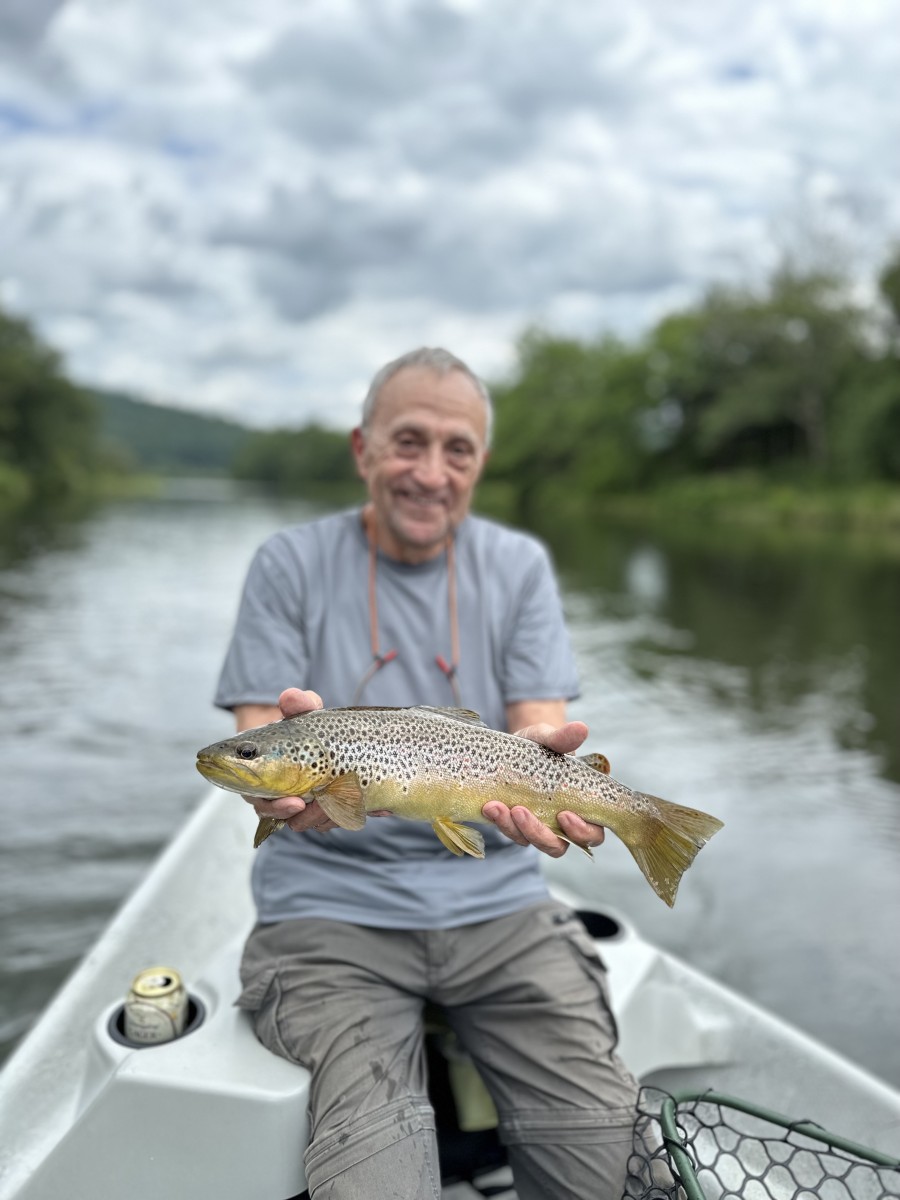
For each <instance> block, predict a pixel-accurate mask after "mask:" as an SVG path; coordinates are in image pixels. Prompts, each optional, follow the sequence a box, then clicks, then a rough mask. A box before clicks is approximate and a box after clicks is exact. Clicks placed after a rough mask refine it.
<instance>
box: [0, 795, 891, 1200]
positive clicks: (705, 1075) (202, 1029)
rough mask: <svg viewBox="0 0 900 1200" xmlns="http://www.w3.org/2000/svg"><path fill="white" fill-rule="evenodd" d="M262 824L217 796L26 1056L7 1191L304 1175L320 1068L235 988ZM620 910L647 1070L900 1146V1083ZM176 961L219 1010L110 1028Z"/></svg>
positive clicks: (641, 1061) (60, 999) (636, 1033)
mask: <svg viewBox="0 0 900 1200" xmlns="http://www.w3.org/2000/svg"><path fill="white" fill-rule="evenodd" d="M252 826H253V820H252V814H251V813H250V812H249V810H248V811H244V809H243V806H241V805H239V804H235V802H234V798H233V797H230V796H226V795H224V794H223V793H221V792H218V791H216V792H214V793H213V794H211V795H210V796H209V797H208V799H207V800H206V801H205V803H204V804H203V805H202V806H201V807H200V808H199V809H198V810H197V812H196V813H195V814H194V816H193V817H192V818H191V820H190V821H189V822H188V823H187V824H186V826H185V828H184V829H183V830H182V831H181V833H180V834H179V836H178V837H177V838H176V839H175V841H174V842H173V843H172V844H171V845H170V846H169V848H168V849H167V851H166V852H165V853H164V854H163V856H162V857H161V859H160V860H159V862H158V863H157V864H156V866H155V867H154V869H153V871H152V872H151V873H150V874H149V875H148V877H147V879H146V880H145V881H144V883H143V884H142V886H141V887H140V888H138V890H137V891H136V892H135V894H134V895H133V896H132V897H131V899H130V900H129V901H128V902H127V903H126V905H125V906H124V907H123V909H122V910H121V911H120V913H119V914H118V916H117V917H116V918H115V920H114V921H113V922H112V924H111V926H110V927H109V929H108V930H107V931H106V933H105V934H104V936H103V937H102V938H101V939H100V941H99V942H98V943H97V945H96V946H95V947H94V949H92V950H91V952H90V953H89V954H88V955H87V956H86V958H85V959H84V961H83V962H82V963H81V965H80V966H79V967H78V969H77V970H76V971H75V973H74V974H73V975H72V977H71V978H70V980H69V981H68V983H67V984H66V985H65V986H64V988H63V989H62V990H61V992H60V993H59V995H58V996H57V997H56V999H55V1001H54V1002H53V1003H52V1004H51V1006H50V1007H49V1008H48V1010H47V1011H46V1013H45V1014H44V1016H43V1017H42V1019H41V1020H40V1021H39V1023H38V1024H37V1025H36V1026H35V1028H34V1030H33V1031H32V1032H31V1033H30V1035H29V1036H28V1037H27V1038H26V1039H25V1041H24V1042H23V1043H22V1045H21V1046H20V1048H19V1049H18V1051H17V1052H16V1054H15V1055H14V1056H13V1057H12V1058H11V1059H10V1061H9V1063H8V1064H7V1066H6V1068H5V1070H4V1072H3V1074H2V1076H0V1200H48V1198H49V1197H57V1196H60V1197H62V1196H65V1197H66V1200H98V1198H101V1200H102V1197H104V1196H110V1195H112V1194H116V1195H120V1194H126V1193H127V1194H128V1195H129V1196H130V1197H132V1198H134V1200H158V1198H159V1197H161V1196H164V1197H166V1200H197V1197H205V1196H215V1197H216V1198H217V1200H265V1197H271V1200H287V1198H288V1197H294V1196H297V1195H298V1194H299V1193H301V1192H302V1191H303V1189H304V1188H305V1186H306V1185H305V1176H304V1171H303V1148H304V1145H305V1142H306V1133H307V1115H306V1110H307V1099H308V1083H309V1077H308V1075H307V1073H306V1072H305V1071H304V1070H303V1069H302V1068H300V1067H297V1066H294V1065H292V1064H290V1063H288V1062H286V1061H284V1060H282V1059H280V1058H277V1057H276V1056H274V1055H272V1054H270V1053H269V1052H268V1051H267V1050H265V1049H264V1048H263V1047H262V1046H261V1045H259V1043H258V1042H257V1041H256V1039H255V1037H254V1035H253V1032H252V1029H251V1026H250V1022H249V1020H248V1018H247V1017H246V1015H245V1014H244V1013H242V1012H240V1011H239V1010H238V1009H236V1008H235V1007H234V1004H233V1002H234V999H235V997H236V995H237V992H238V988H239V983H238V962H239V958H240V950H241V946H242V943H243V940H244V938H245V936H246V934H247V931H248V930H249V928H250V927H251V924H252V922H253V909H252V904H251V900H250V895H249V885H248V875H249V866H250V861H251V856H252V850H251V849H250V842H251V838H252ZM562 898H563V899H569V900H570V899H571V898H570V897H566V896H563V897H562ZM607 917H611V918H612V920H611V921H610V920H607V921H606V924H607V926H608V927H609V928H613V927H614V925H615V924H618V927H619V930H618V933H617V934H616V936H614V937H612V938H609V937H605V938H602V939H601V946H600V949H601V953H602V955H603V957H604V959H605V961H606V963H607V965H608V967H609V975H610V985H611V993H612V1000H613V1006H614V1009H615V1011H616V1015H617V1019H618V1022H619V1030H620V1035H621V1052H622V1056H623V1058H624V1059H625V1061H626V1062H627V1063H628V1064H629V1066H630V1067H631V1069H632V1070H633V1071H634V1073H635V1074H636V1075H637V1076H638V1077H639V1078H640V1079H641V1080H643V1081H645V1082H650V1083H654V1084H656V1085H657V1086H663V1087H666V1088H668V1089H670V1090H677V1089H680V1088H684V1087H696V1088H697V1089H698V1090H700V1089H703V1088H707V1087H714V1088H715V1089H716V1090H718V1091H725V1092H732V1093H734V1094H736V1095H740V1096H743V1097H744V1098H746V1099H748V1100H752V1101H754V1102H756V1103H759V1104H761V1105H766V1106H768V1107H770V1108H774V1109H778V1110H780V1111H783V1112H788V1113H792V1114H795V1115H796V1116H797V1118H798V1119H800V1118H807V1119H813V1120H816V1121H818V1122H819V1123H820V1124H822V1125H824V1126H825V1127H826V1128H830V1129H832V1130H833V1131H834V1132H839V1133H841V1134H843V1135H844V1136H846V1137H849V1138H852V1139H854V1140H857V1141H859V1142H861V1143H863V1144H866V1145H869V1146H872V1147H874V1148H876V1149H881V1150H883V1151H885V1152H887V1153H893V1154H900V1093H898V1092H897V1090H895V1089H893V1088H891V1087H889V1086H888V1085H887V1084H885V1083H882V1082H880V1081H879V1080H877V1079H875V1078H874V1077H873V1076H871V1075H870V1074H868V1073H866V1072H865V1071H863V1070H861V1069H860V1068H857V1067H855V1066H853V1065H852V1064H851V1063H849V1062H847V1061H846V1060H845V1059H843V1058H841V1057H840V1056H838V1055H836V1054H834V1053H832V1052H830V1051H829V1050H827V1049H826V1048H825V1047H823V1046H821V1045H820V1044H819V1043H817V1042H815V1041H813V1040H812V1039H810V1038H808V1037H806V1036H805V1035H803V1034H802V1033H800V1032H799V1031H797V1030H796V1029H794V1028H792V1027H790V1026H788V1025H786V1024H785V1023H784V1022H782V1021H780V1020H778V1019H776V1018H775V1017H773V1016H772V1015H771V1014H768V1013H766V1012H764V1011H762V1010H761V1009H759V1008H758V1007H756V1006H754V1005H752V1004H750V1003H748V1002H747V1001H745V1000H744V999H742V998H741V997H739V996H738V995H736V994H735V993H733V992H731V991H729V990H728V989H726V988H724V987H722V986H721V985H719V984H717V983H715V982H714V981H713V980H711V979H709V978H707V977H706V976H704V975H702V974H700V973H699V972H697V971H695V970H693V969H692V968H690V967H689V966H687V965H686V964H685V963H683V962H681V961H679V960H678V959H675V958H674V957H672V956H671V955H668V954H666V953H664V952H662V951H660V950H658V949H657V948H656V947H654V946H652V945H650V944H648V943H647V942H645V941H643V940H642V939H641V938H640V937H638V936H637V934H636V933H635V932H634V931H633V930H630V929H629V928H628V926H627V924H626V923H625V922H624V921H623V920H622V918H621V917H619V916H617V914H607ZM595 919H597V920H599V921H600V922H601V923H603V918H595ZM160 962H162V963H167V964H169V965H171V966H174V967H176V968H178V970H180V972H181V973H182V975H183V976H184V978H185V980H186V981H187V983H188V986H189V989H190V991H191V993H192V994H193V995H194V996H195V997H196V998H197V999H198V1000H199V1001H200V1002H201V1003H202V1005H203V1008H204V1009H205V1019H204V1020H203V1022H202V1024H200V1025H199V1027H198V1028H197V1029H196V1030H195V1031H194V1032H192V1033H191V1034H189V1035H188V1036H185V1037H183V1038H180V1039H179V1040H177V1041H175V1042H171V1043H168V1044H165V1045H161V1046H155V1047H151V1048H143V1049H135V1048H132V1047H129V1046H127V1045H123V1044H120V1043H119V1042H117V1041H115V1040H114V1039H113V1037H111V1036H110V1031H109V1025H110V1021H111V1020H112V1019H114V1017H115V1015H116V1013H117V1010H118V1009H119V1007H120V1005H121V1002H122V998H123V995H124V992H125V990H126V989H127V987H128V985H129V983H130V981H131V979H132V978H133V976H134V975H135V974H136V973H137V972H138V971H139V970H140V969H141V968H143V967H145V966H148V965H151V964H154V963H160ZM111 1180H118V1181H120V1183H117V1184H116V1185H114V1188H115V1189H116V1190H115V1191H114V1193H113V1192H110V1191H109V1188H110V1181H111Z"/></svg>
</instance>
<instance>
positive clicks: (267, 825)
mask: <svg viewBox="0 0 900 1200" xmlns="http://www.w3.org/2000/svg"><path fill="white" fill-rule="evenodd" d="M285 824H286V822H284V821H279V820H278V818H277V817H260V818H259V824H258V825H257V827H256V833H255V834H254V835H253V849H254V850H258V849H259V847H260V846H261V845H262V844H263V842H264V841H265V840H266V838H267V837H268V836H269V834H270V833H277V832H278V830H279V829H284V826H285Z"/></svg>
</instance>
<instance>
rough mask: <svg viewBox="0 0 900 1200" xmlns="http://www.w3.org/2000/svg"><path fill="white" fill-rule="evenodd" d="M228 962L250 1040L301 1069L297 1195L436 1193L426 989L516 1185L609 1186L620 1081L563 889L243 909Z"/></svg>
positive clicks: (600, 973) (599, 1190)
mask: <svg viewBox="0 0 900 1200" xmlns="http://www.w3.org/2000/svg"><path fill="white" fill-rule="evenodd" d="M241 975H242V978H243V981H244V985H245V986H244V991H243V993H242V995H241V998H240V1000H239V1004H240V1005H241V1007H243V1008H247V1009H249V1010H251V1011H252V1012H254V1014H255V1022H256V1031H257V1035H258V1037H259V1038H260V1040H261V1041H262V1042H263V1043H264V1044H265V1045H266V1046H268V1047H269V1049H271V1050H272V1051H274V1052H275V1053H276V1054H280V1055H283V1056H284V1057H285V1058H288V1059H291V1060H292V1061H294V1062H297V1063H301V1064H302V1065H304V1066H305V1067H308V1068H309V1070H310V1071H311V1073H312V1085H311V1092H310V1108H311V1130H312V1133H311V1138H310V1143H309V1147H308V1149H307V1152H306V1168H307V1176H308V1179H309V1189H310V1193H311V1195H312V1196H313V1198H314V1200H325V1197H328V1198H329V1200H389V1198H392V1200H437V1198H439V1197H440V1172H439V1169H438V1158H437V1146H436V1141H435V1133H434V1118H433V1114H432V1110H431V1106H430V1104H429V1101H428V1095H427V1081H426V1078H425V1067H424V1055H423V1053H422V1047H423V1021H422V1010H423V1007H424V1003H425V1000H426V999H427V1000H430V1001H432V1002H433V1003H434V1004H436V1005H438V1006H439V1007H440V1008H441V1009H442V1011H443V1013H444V1016H445V1017H446V1020H447V1023H448V1024H449V1025H450V1027H451V1028H452V1029H453V1031H454V1032H455V1034H456V1036H457V1038H458V1040H459V1042H460V1044H461V1045H462V1046H463V1047H464V1048H465V1049H466V1050H467V1051H468V1053H469V1054H470V1055H471V1057H472V1058H473V1059H474V1061H475V1063H476V1065H477V1067H478V1070H479V1073H480V1074H481V1076H482V1078H483V1080H484V1082H485V1084H486V1085H487V1088H488V1091H489V1092H490V1094H491V1097H492V1098H493V1101H494V1104H495V1105H496V1108H497V1112H498V1114H499V1133H500V1138H501V1140H502V1141H503V1142H504V1143H505V1145H506V1147H507V1150H508V1155H509V1160H510V1164H511V1166H512V1169H513V1175H514V1179H515V1183H516V1189H517V1192H518V1195H519V1197H520V1200H619V1198H620V1197H621V1196H622V1192H623V1185H624V1175H625V1164H626V1161H627V1158H628V1154H629V1152H630V1149H631V1139H632V1130H633V1126H634V1120H635V1108H634V1106H635V1101H636V1097H637V1085H636V1083H635V1081H634V1079H633V1078H632V1077H631V1075H630V1074H629V1073H628V1072H627V1071H626V1070H625V1068H624V1067H623V1065H622V1063H621V1062H620V1061H619V1059H618V1057H617V1055H616V1053H615V1047H616V1029H615V1022H614V1020H613V1017H612V1014H611V1013H610V1010H609V1005H608V1000H607V991H606V980H605V969H604V967H603V964H602V963H601V961H600V959H599V958H598V957H597V954H596V951H595V949H594V945H593V943H592V941H591V939H590V938H589V937H588V935H587V933H586V932H585V930H584V928H583V927H582V925H581V922H580V921H579V920H578V918H577V917H576V916H575V915H574V914H573V913H571V912H570V911H569V910H568V909H567V908H565V907H564V906H562V905H559V904H557V903H555V902H553V901H548V902H546V903H544V904H539V905H536V906H534V907H532V908H529V909H526V910H525V911H523V912H519V913H515V914H513V915H511V916H507V917H499V918H496V919H494V920H491V921H485V922H483V923H481V924H477V925H465V926H461V927H459V928H456V929H446V930H395V929H377V928H371V927H363V926H357V925H349V924H345V923H343V922H340V921H325V920H318V919H304V920H295V921H283V922H279V923H278V924H275V925H263V926H257V928H256V929H255V930H254V931H253V933H252V934H251V935H250V938H249V939H248V942H247V946H246V949H245V952H244V961H243V963H242V967H241Z"/></svg>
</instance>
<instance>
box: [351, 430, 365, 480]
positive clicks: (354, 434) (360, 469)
mask: <svg viewBox="0 0 900 1200" xmlns="http://www.w3.org/2000/svg"><path fill="white" fill-rule="evenodd" d="M350 449H351V450H352V451H353V459H354V461H355V462H356V473H357V475H358V476H359V477H360V479H365V477H366V470H365V467H364V465H363V459H364V458H365V453H366V435H365V434H364V433H363V431H362V430H361V429H360V428H359V427H358V426H357V428H356V429H352V430H351V431H350Z"/></svg>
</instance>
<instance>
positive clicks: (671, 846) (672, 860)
mask: <svg viewBox="0 0 900 1200" xmlns="http://www.w3.org/2000/svg"><path fill="white" fill-rule="evenodd" d="M646 798H647V799H648V800H649V801H651V803H652V804H653V806H654V808H656V810H657V813H658V816H654V817H648V818H647V828H646V832H645V835H644V836H643V837H642V838H641V839H640V842H639V843H637V844H630V843H629V842H627V841H626V843H625V844H626V845H627V846H628V849H629V850H630V851H631V853H632V855H633V856H634V860H635V862H636V863H637V865H638V866H639V867H640V868H641V870H642V871H643V872H644V875H645V876H646V878H647V882H648V883H649V884H650V886H651V887H652V888H653V890H654V892H656V894H657V896H659V897H660V899H661V900H665V902H666V904H668V906H669V908H671V907H672V905H673V904H674V903H675V893H676V892H677V891H678V885H679V883H680V882H681V876H682V875H683V874H684V872H685V871H686V870H687V869H688V867H689V866H690V865H691V863H692V862H693V861H694V859H695V858H696V857H697V854H698V853H699V852H700V851H701V850H702V849H703V847H704V846H705V845H706V843H707V842H708V841H709V839H710V838H711V837H712V836H713V834H714V833H717V832H718V831H719V830H720V829H721V828H722V822H721V821H720V820H719V819H718V818H717V817H711V816H710V815H709V813H705V812H699V811H698V810H697V809H696V808H684V807H682V805H680V804H671V803H670V802H669V801H668V800H661V799H660V798H659V797H658V796H647V797H646Z"/></svg>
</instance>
